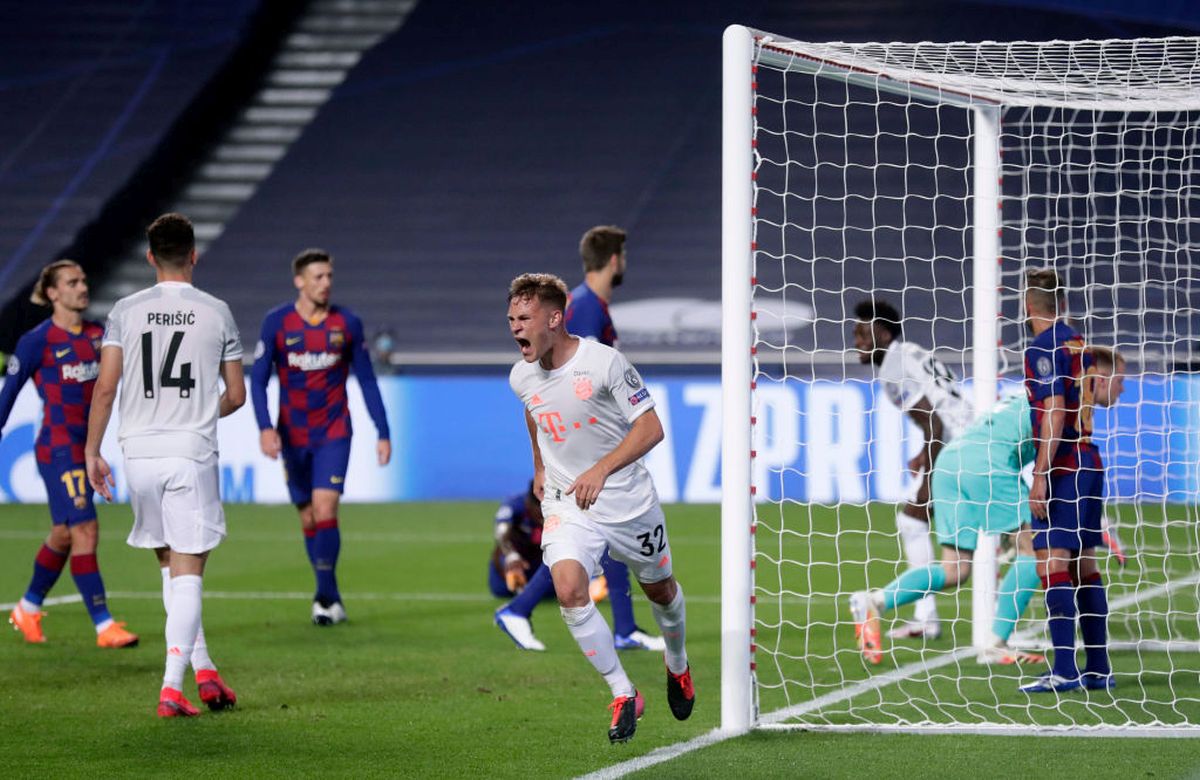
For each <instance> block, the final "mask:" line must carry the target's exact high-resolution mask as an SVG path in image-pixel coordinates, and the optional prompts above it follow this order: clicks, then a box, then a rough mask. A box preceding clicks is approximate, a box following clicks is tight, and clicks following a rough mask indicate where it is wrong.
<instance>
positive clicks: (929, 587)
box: [850, 394, 1044, 664]
mask: <svg viewBox="0 0 1200 780" xmlns="http://www.w3.org/2000/svg"><path fill="white" fill-rule="evenodd" d="M1030 420H1031V417H1030V414H1029V401H1028V400H1027V399H1026V398H1025V396H1024V395H1023V394H1022V395H1014V396H1010V397H1008V398H1005V399H1004V400H1003V401H1001V402H1000V404H999V405H998V406H997V407H996V408H994V409H993V410H992V411H991V412H989V413H988V414H985V415H983V416H982V417H980V418H978V419H976V420H975V421H974V422H973V423H972V424H971V425H970V427H968V428H967V429H966V430H965V431H964V432H963V433H961V434H960V435H959V436H957V437H956V438H955V439H954V440H953V441H951V442H950V443H949V444H947V445H946V447H945V448H944V449H943V450H942V452H941V453H940V454H939V455H938V459H937V463H936V464H935V465H934V469H933V479H932V482H931V485H930V487H931V491H930V492H931V493H932V494H933V517H934V532H935V534H936V535H937V540H938V543H939V544H940V545H941V546H942V560H941V562H940V563H934V564H931V565H929V566H922V567H917V568H911V569H908V570H907V571H905V572H904V573H903V574H901V575H900V576H899V577H897V578H896V579H895V580H893V581H892V582H890V583H888V584H887V585H886V586H885V587H884V588H882V589H879V590H864V591H859V592H857V593H854V594H852V595H851V596H850V611H851V614H852V615H853V616H854V622H855V633H856V634H857V636H858V644H859V648H860V649H861V650H862V652H863V655H864V657H865V658H866V659H867V660H868V661H870V662H871V663H875V664H877V663H879V662H880V661H881V660H882V657H883V654H882V647H881V637H880V626H879V622H880V616H881V615H882V614H884V613H887V612H890V611H892V610H894V609H896V608H897V607H901V606H903V605H905V604H911V603H912V602H914V601H916V600H918V599H920V598H922V597H923V596H926V595H927V594H930V593H936V592H937V591H942V590H949V589H952V588H954V587H956V586H958V585H960V584H962V583H963V582H965V581H966V580H967V578H968V577H969V576H970V573H971V559H972V557H973V555H974V552H975V548H976V545H977V544H978V540H979V535H980V534H1002V533H1012V532H1015V531H1017V530H1018V529H1019V528H1021V527H1022V526H1026V533H1024V534H1022V535H1021V536H1020V537H1019V539H1020V542H1019V545H1018V549H1019V550H1020V552H1019V554H1018V556H1017V558H1016V560H1015V561H1014V562H1013V564H1012V566H1011V567H1009V569H1008V572H1007V573H1006V574H1005V577H1004V580H1003V582H1002V583H1001V584H1000V587H999V591H998V598H997V604H996V619H995V622H994V624H993V627H992V632H993V634H994V635H995V636H994V637H993V645H994V646H993V647H991V648H988V650H987V651H985V652H984V658H985V660H988V661H990V662H996V663H1015V662H1027V661H1028V662H1038V661H1041V660H1044V659H1042V657H1041V656H1035V655H1032V654H1029V653H1020V652H1016V651H1013V650H1010V649H1008V648H1007V646H1006V641H1007V639H1008V637H1009V635H1010V634H1012V631H1013V627H1014V626H1015V625H1016V621H1017V618H1018V617H1020V615H1021V613H1022V612H1023V611H1024V610H1025V607H1026V606H1027V605H1028V604H1029V601H1030V599H1031V598H1032V597H1033V594H1034V593H1035V592H1036V591H1037V589H1038V586H1039V580H1038V574H1037V559H1036V558H1034V556H1033V549H1032V543H1031V541H1030V540H1029V538H1028V537H1029V534H1028V531H1027V527H1028V524H1029V488H1028V486H1027V485H1026V484H1025V481H1024V479H1023V478H1022V477H1021V470H1022V469H1023V468H1024V467H1025V466H1027V465H1028V464H1030V463H1033V459H1034V456H1035V455H1036V451H1035V447H1034V442H1033V429H1032V423H1031V422H1030ZM1021 548H1023V549H1021Z"/></svg>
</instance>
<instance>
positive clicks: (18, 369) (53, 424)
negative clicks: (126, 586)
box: [0, 260, 138, 647]
mask: <svg viewBox="0 0 1200 780" xmlns="http://www.w3.org/2000/svg"><path fill="white" fill-rule="evenodd" d="M30 300H32V301H33V302H34V303H36V304H38V305H40V306H50V307H51V308H52V309H53V313H52V314H51V315H50V319H48V320H46V321H45V322H43V323H42V324H41V325H38V326H37V327H36V328H34V329H33V330H31V331H29V332H28V333H26V334H25V335H24V336H22V337H21V339H20V341H18V342H17V349H16V351H15V352H14V353H13V355H12V357H11V358H9V361H8V378H7V379H6V380H5V381H4V389H3V390H2V391H0V429H3V428H4V424H5V423H6V422H7V421H8V415H9V414H10V413H11V412H12V408H13V404H14V403H15V402H16V400H17V394H18V393H20V392H21V387H22V386H23V385H24V384H25V380H26V379H29V378H30V377H33V383H34V386H35V387H37V392H38V395H39V396H41V399H42V402H43V403H44V404H45V406H44V407H43V411H42V428H41V430H40V431H38V435H37V441H36V443H35V444H34V454H35V458H36V459H37V464H38V472H39V473H40V474H41V475H42V481H43V482H44V483H45V484H46V498H47V500H48V503H49V505H50V522H51V524H52V525H51V527H50V535H49V536H47V537H46V541H45V543H44V544H42V549H41V550H39V551H38V554H37V557H36V558H34V560H33V578H32V579H31V580H30V581H29V587H28V588H26V589H25V595H24V596H23V597H22V598H21V600H20V602H18V603H17V606H16V607H14V608H13V610H12V613H11V614H10V615H9V617H8V622H9V623H11V624H12V626H13V628H14V629H16V630H17V631H20V632H21V634H22V635H23V636H24V637H25V641H26V642H35V643H40V642H45V641H46V636H45V634H43V633H42V617H43V615H44V613H43V612H42V602H43V600H44V599H45V598H46V594H47V593H49V592H50V589H51V588H52V587H54V583H55V582H57V581H58V577H59V575H60V574H62V570H63V566H64V564H66V562H67V558H68V557H70V559H71V577H72V578H73V579H74V580H75V587H77V588H78V589H79V595H80V596H82V597H83V605H84V606H85V607H87V611H88V615H90V616H91V618H92V624H93V625H94V626H95V627H96V645H97V646H98V647H133V646H135V645H136V644H137V643H138V638H137V635H135V634H131V633H130V632H128V631H126V630H125V624H124V623H117V622H115V621H114V620H113V618H112V615H111V614H109V611H108V597H107V595H106V594H105V591H104V580H103V579H101V577H100V566H99V564H98V563H97V562H96V544H97V542H98V541H99V537H100V529H99V524H98V523H97V521H96V507H95V504H94V503H93V502H92V496H93V491H92V488H91V485H89V484H88V481H87V475H86V466H85V463H84V457H83V447H84V443H85V442H86V441H87V415H88V409H89V408H90V407H91V403H92V391H93V389H94V388H95V384H96V375H97V373H98V372H99V368H100V337H101V336H102V335H103V334H104V328H103V327H101V326H100V324H99V323H97V322H91V321H88V320H85V319H83V312H84V311H85V310H86V309H87V307H88V285H87V277H86V276H85V275H84V273H83V269H82V268H80V266H79V264H78V263H76V262H75V261H73V260H59V261H57V262H54V263H51V264H50V265H48V266H46V267H45V268H43V269H42V273H41V275H40V276H38V280H37V283H36V284H35V285H34V288H33V295H31V296H30Z"/></svg>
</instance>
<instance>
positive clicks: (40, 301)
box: [29, 258, 81, 306]
mask: <svg viewBox="0 0 1200 780" xmlns="http://www.w3.org/2000/svg"><path fill="white" fill-rule="evenodd" d="M64 268H81V266H80V265H79V263H77V262H75V261H74V260H67V259H65V258H64V259H62V260H55V261H54V262H53V263H50V264H49V265H47V266H46V267H45V268H43V269H42V272H41V273H40V274H38V278H37V281H36V282H34V283H33V292H31V293H30V294H29V300H30V301H31V302H33V303H35V304H37V305H38V306H49V305H50V296H49V295H46V291H47V290H49V289H50V288H51V287H53V286H54V285H56V284H58V272H59V271H61V270H63V269H64Z"/></svg>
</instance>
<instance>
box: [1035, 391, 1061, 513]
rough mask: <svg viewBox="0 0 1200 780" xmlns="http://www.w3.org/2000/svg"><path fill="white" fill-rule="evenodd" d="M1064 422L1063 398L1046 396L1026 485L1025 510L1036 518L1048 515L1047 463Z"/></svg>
mask: <svg viewBox="0 0 1200 780" xmlns="http://www.w3.org/2000/svg"><path fill="white" fill-rule="evenodd" d="M1066 422H1067V411H1066V403H1065V399H1064V397H1063V396H1061V395H1050V396H1046V398H1045V399H1043V401H1042V424H1041V427H1040V429H1039V430H1038V431H1037V456H1036V457H1035V458H1034V461H1033V484H1032V485H1030V487H1029V511H1030V512H1031V513H1033V516H1034V517H1036V518H1039V519H1042V520H1044V519H1046V518H1047V517H1049V514H1050V504H1049V493H1050V463H1051V461H1052V460H1053V459H1054V453H1055V452H1057V451H1058V445H1059V444H1060V443H1061V442H1062V433H1063V427H1064V426H1065V425H1066Z"/></svg>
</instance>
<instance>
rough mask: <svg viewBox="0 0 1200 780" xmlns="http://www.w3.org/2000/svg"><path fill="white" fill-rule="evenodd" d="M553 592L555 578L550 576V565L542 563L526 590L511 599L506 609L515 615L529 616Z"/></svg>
mask: <svg viewBox="0 0 1200 780" xmlns="http://www.w3.org/2000/svg"><path fill="white" fill-rule="evenodd" d="M553 592H554V580H553V579H552V578H551V577H550V567H549V566H547V565H545V564H542V565H541V566H539V567H538V570H537V571H535V572H534V573H533V576H532V577H530V578H529V582H528V583H526V585H525V590H523V591H521V592H520V593H518V594H517V597H516V598H515V599H513V600H512V601H510V602H509V603H508V606H506V607H505V609H507V610H508V611H510V612H512V613H513V614H514V615H520V616H521V617H523V618H528V617H529V616H530V615H532V614H533V608H534V607H536V606H537V605H538V604H539V603H541V601H542V599H544V598H546V597H547V596H549V595H550V594H551V593H553Z"/></svg>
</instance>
